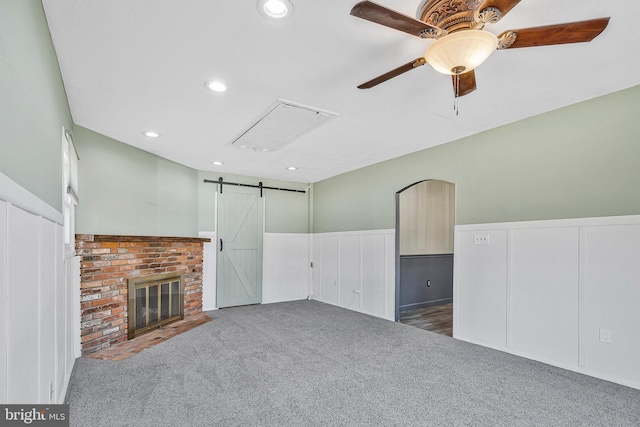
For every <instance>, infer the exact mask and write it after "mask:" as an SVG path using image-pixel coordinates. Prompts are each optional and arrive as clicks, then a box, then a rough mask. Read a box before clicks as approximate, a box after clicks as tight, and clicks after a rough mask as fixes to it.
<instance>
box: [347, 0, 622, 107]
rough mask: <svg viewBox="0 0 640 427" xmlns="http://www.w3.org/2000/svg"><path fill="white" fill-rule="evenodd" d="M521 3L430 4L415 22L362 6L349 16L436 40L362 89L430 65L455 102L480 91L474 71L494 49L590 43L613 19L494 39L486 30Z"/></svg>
mask: <svg viewBox="0 0 640 427" xmlns="http://www.w3.org/2000/svg"><path fill="white" fill-rule="evenodd" d="M518 3H520V0H426V1H425V2H424V4H423V5H422V7H421V8H420V11H419V13H418V16H419V18H420V19H415V18H412V17H410V16H407V15H404V14H402V13H399V12H396V11H394V10H391V9H387V8H386V7H384V6H381V5H379V4H376V3H373V2H371V1H361V2H360V3H358V4H356V5H355V6H354V7H353V9H351V15H353V16H355V17H358V18H362V19H366V20H367V21H371V22H375V23H376V24H380V25H384V26H385V27H389V28H393V29H395V30H399V31H403V32H405V33H408V34H411V35H413V36H416V37H420V38H425V39H435V42H434V43H433V44H431V45H430V46H429V48H427V50H426V52H425V54H424V55H423V56H421V57H419V58H417V59H415V60H413V61H411V62H409V63H407V64H404V65H401V66H400V67H398V68H395V69H393V70H391V71H389V72H387V73H385V74H382V75H381V76H378V77H376V78H374V79H372V80H369V81H368V82H365V83H363V84H361V85H360V86H358V89H369V88H372V87H374V86H376V85H379V84H380V83H383V82H385V81H387V80H389V79H391V78H393V77H396V76H399V75H400V74H403V73H406V72H407V71H410V70H413V69H414V68H418V67H420V66H422V65H425V64H429V65H431V66H432V67H433V68H434V69H435V70H436V71H439V72H441V73H443V74H448V75H451V76H452V81H453V89H454V94H455V97H456V98H457V97H460V96H464V95H467V94H469V93H471V92H473V91H474V90H476V88H477V87H476V76H475V73H474V69H475V68H476V67H478V66H479V65H480V64H482V63H483V62H484V61H485V60H486V59H487V58H488V57H489V56H491V54H492V53H493V52H495V51H496V50H504V49H515V48H519V47H532V46H548V45H554V44H567V43H581V42H588V41H591V40H593V39H594V38H596V37H597V36H598V35H599V34H600V33H601V32H602V31H603V30H604V29H605V28H606V27H607V24H608V23H609V19H610V18H598V19H591V20H587V21H580V22H570V23H565V24H556V25H547V26H543V27H532V28H524V29H518V30H508V31H505V32H503V33H502V34H500V35H499V36H495V35H494V34H493V33H491V32H489V31H486V30H484V27H485V25H486V24H495V23H496V22H498V21H499V20H500V19H502V17H504V15H506V14H507V13H508V12H509V11H510V10H511V9H513V7H515V6H516V5H517V4H518Z"/></svg>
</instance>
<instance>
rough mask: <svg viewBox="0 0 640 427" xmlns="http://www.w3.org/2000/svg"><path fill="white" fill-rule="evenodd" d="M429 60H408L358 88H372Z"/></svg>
mask: <svg viewBox="0 0 640 427" xmlns="http://www.w3.org/2000/svg"><path fill="white" fill-rule="evenodd" d="M426 63H427V61H426V60H425V59H424V58H422V57H420V58H418V59H415V60H413V61H411V62H408V63H406V64H404V65H401V66H400V67H398V68H395V69H393V70H391V71H389V72H387V73H384V74H383V75H381V76H378V77H376V78H375V79H371V80H369V81H368V82H366V83H362V84H361V85H360V86H358V89H369V88H372V87H374V86H377V85H379V84H380V83H383V82H386V81H387V80H389V79H392V78H394V77H396V76H399V75H400V74H403V73H406V72H407V71H411V70H413V69H414V68H418V67H421V66H422V65H424V64H426Z"/></svg>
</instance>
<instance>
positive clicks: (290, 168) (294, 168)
mask: <svg viewBox="0 0 640 427" xmlns="http://www.w3.org/2000/svg"><path fill="white" fill-rule="evenodd" d="M287 169H288V170H290V171H294V170H296V169H298V168H297V167H295V166H289V167H288V168H287Z"/></svg>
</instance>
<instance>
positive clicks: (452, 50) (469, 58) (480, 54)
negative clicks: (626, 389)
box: [424, 30, 498, 75]
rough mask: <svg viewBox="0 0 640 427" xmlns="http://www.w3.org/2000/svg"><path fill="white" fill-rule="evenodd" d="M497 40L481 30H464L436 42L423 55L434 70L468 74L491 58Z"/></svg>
mask: <svg viewBox="0 0 640 427" xmlns="http://www.w3.org/2000/svg"><path fill="white" fill-rule="evenodd" d="M497 47H498V38H497V37H496V36H495V35H494V34H492V33H490V32H488V31H483V30H464V31H458V32H456V33H451V34H447V35H446V36H444V37H442V38H440V39H438V40H436V41H435V42H434V43H433V44H432V45H431V46H429V48H428V49H427V51H426V52H425V54H424V59H425V60H426V61H427V63H428V64H429V65H431V66H432V67H433V69H434V70H436V71H438V72H440V73H442V74H449V75H456V74H462V73H466V72H469V71H471V70H473V69H475V68H476V67H478V66H479V65H481V64H482V63H483V62H484V61H486V60H487V58H489V56H491V54H492V53H493V52H495V50H496V48H497Z"/></svg>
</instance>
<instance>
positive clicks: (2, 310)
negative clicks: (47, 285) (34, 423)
mask: <svg viewBox="0 0 640 427" xmlns="http://www.w3.org/2000/svg"><path fill="white" fill-rule="evenodd" d="M7 208H8V205H7V203H6V202H5V201H4V200H0V404H2V403H6V402H7V340H6V336H7V280H8V278H7Z"/></svg>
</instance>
